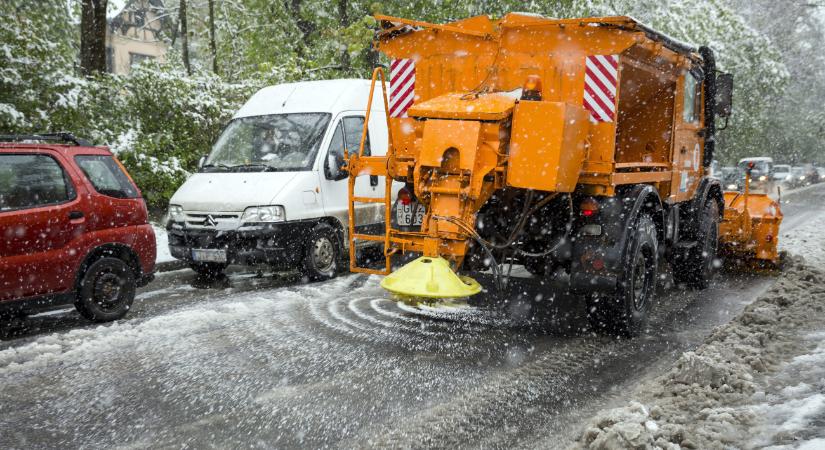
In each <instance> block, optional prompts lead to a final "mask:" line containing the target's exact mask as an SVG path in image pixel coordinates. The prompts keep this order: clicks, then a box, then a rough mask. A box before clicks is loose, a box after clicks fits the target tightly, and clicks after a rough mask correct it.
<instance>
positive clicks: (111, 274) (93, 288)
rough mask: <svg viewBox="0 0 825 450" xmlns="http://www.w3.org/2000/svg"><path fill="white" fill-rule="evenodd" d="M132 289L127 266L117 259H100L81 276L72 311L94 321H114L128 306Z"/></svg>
mask: <svg viewBox="0 0 825 450" xmlns="http://www.w3.org/2000/svg"><path fill="white" fill-rule="evenodd" d="M135 287H136V286H135V272H134V270H133V269H132V268H131V267H130V266H129V264H128V263H126V262H125V261H123V260H122V259H119V258H113V257H103V258H100V259H98V260H97V261H95V262H94V263H92V265H90V266H89V268H88V269H86V273H84V274H83V278H82V279H81V280H80V284H79V286H78V289H77V298H76V299H75V308H77V311H78V312H79V313H80V314H81V315H82V316H83V317H85V318H87V319H89V320H92V321H95V322H109V321H112V320H118V319H120V318H122V317H123V316H125V315H126V313H128V312H129V309H130V308H131V307H132V302H133V301H134V300H135Z"/></svg>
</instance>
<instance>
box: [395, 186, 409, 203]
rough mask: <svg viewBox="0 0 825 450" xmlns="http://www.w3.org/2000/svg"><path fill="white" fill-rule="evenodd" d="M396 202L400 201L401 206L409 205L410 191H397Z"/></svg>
mask: <svg viewBox="0 0 825 450" xmlns="http://www.w3.org/2000/svg"><path fill="white" fill-rule="evenodd" d="M398 201H400V202H401V204H402V205H409V204H410V203H411V202H412V195H411V194H410V190H409V189H407V188H401V189H400V190H399V191H398Z"/></svg>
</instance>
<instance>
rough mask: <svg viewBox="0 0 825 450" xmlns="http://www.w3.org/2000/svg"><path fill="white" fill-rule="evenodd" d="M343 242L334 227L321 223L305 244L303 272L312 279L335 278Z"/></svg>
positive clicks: (313, 230)
mask: <svg viewBox="0 0 825 450" xmlns="http://www.w3.org/2000/svg"><path fill="white" fill-rule="evenodd" d="M340 255H341V243H340V242H339V239H338V233H337V232H336V231H335V229H334V228H332V227H331V226H329V225H327V224H325V223H319V224H318V225H316V226H315V228H313V229H312V231H311V232H310V233H309V237H308V238H307V240H306V245H305V246H304V261H303V273H304V275H306V276H307V278H309V279H310V280H312V281H321V280H329V279H330V278H335V275H336V274H337V272H338V261H339V259H340Z"/></svg>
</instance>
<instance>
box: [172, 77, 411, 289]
mask: <svg viewBox="0 0 825 450" xmlns="http://www.w3.org/2000/svg"><path fill="white" fill-rule="evenodd" d="M369 89H370V82H369V81H367V80H328V81H309V82H301V83H290V84H281V85H277V86H270V87H266V88H264V89H261V90H260V91H258V92H257V93H256V94H255V95H253V96H252V98H251V99H249V101H247V102H246V104H245V105H243V107H241V109H240V110H239V111H238V112H237V114H235V116H234V118H233V119H232V120H231V121H230V122H229V124H227V126H226V128H225V129H224V131H223V133H222V134H221V136H220V138H219V139H218V140H217V142H216V143H215V145H214V146H213V148H212V151H211V152H210V153H209V155H208V156H206V157H205V158H204V159H202V160H201V163H200V164H199V165H200V169H199V170H198V172H197V173H196V174H194V175H192V176H191V177H190V178H189V179H188V180H186V182H185V183H184V184H183V186H181V187H180V188H179V189H178V191H177V192H175V195H173V196H172V199H171V200H170V202H169V214H168V221H167V227H166V228H167V231H168V233H169V249H170V251H171V253H172V256H174V257H175V258H178V259H182V260H185V261H188V262H189V263H190V265H191V267H192V268H193V269H194V270H195V271H197V272H199V273H201V274H209V275H214V274H216V273H220V272H222V271H223V270H224V269H225V268H226V266H227V265H229V264H245V265H251V264H270V265H273V266H276V267H279V268H284V269H293V268H299V269H300V270H302V271H303V272H304V274H305V275H306V276H307V277H309V278H310V279H313V280H320V279H327V278H331V277H334V276H335V275H336V273H337V271H338V269H339V268H341V267H342V266H344V265H345V261H346V256H345V255H347V245H348V239H347V230H348V204H347V202H348V198H347V183H348V181H347V175H348V174H347V173H346V172H345V171H342V170H340V167H341V166H342V165H343V164H344V149H345V148H346V149H347V150H348V151H350V152H357V151H358V147H359V143H360V141H361V133H362V131H363V126H364V117H365V112H366V111H365V108H366V104H367V99H368V97H369ZM386 151H387V123H386V117H385V112H384V104H383V99H382V96H381V91H380V90H378V89H376V93H375V96H374V101H373V106H372V112H371V117H370V124H369V136H368V141H367V143H366V145H365V149H364V154H365V155H367V154H374V155H384V154H386ZM398 185H399V186H401V185H402V184H401V183H398ZM397 189H398V186H396V187H395V188H394V190H396V191H397ZM355 190H356V195H358V196H364V197H382V198H383V196H384V180H383V179H382V180H378V177H358V178H357V182H356V187H355ZM383 208H384V204H383V203H368V204H358V205H357V209H356V214H355V220H356V229H357V230H358V231H359V232H361V231H362V230H363V232H369V233H376V234H377V233H382V232H383V231H382V230H383V220H384V219H383V217H384V216H383Z"/></svg>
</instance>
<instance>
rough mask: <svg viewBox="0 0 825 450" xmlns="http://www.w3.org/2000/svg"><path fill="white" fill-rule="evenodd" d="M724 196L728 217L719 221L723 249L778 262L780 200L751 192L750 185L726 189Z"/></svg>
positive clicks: (760, 260) (753, 259)
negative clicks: (735, 189)
mask: <svg viewBox="0 0 825 450" xmlns="http://www.w3.org/2000/svg"><path fill="white" fill-rule="evenodd" d="M748 178H750V177H748ZM749 182H750V180H747V181H746V182H745V185H746V186H747V185H748V184H749ZM724 197H725V212H724V216H723V217H724V219H723V220H722V223H721V224H720V225H719V243H720V245H721V247H722V251H723V252H725V253H728V254H730V255H732V256H734V257H738V258H741V259H743V260H745V261H746V262H752V263H753V262H755V263H768V264H771V265H773V266H776V265H778V263H779V252H778V250H777V244H778V237H779V225H780V224H781V223H782V211H781V209H780V207H779V202H777V201H775V200H773V199H772V198H770V197H768V195H767V194H757V193H751V192H748V189H747V188H746V189H745V192H738V191H728V192H725V193H724Z"/></svg>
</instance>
